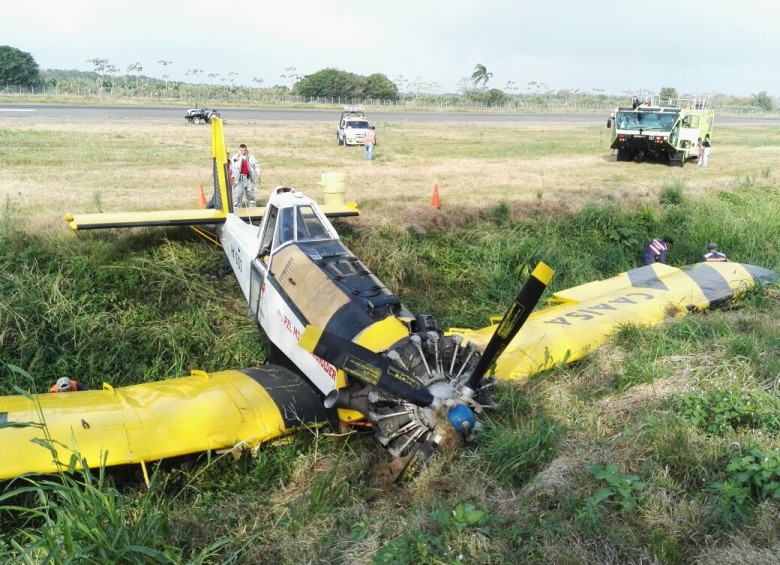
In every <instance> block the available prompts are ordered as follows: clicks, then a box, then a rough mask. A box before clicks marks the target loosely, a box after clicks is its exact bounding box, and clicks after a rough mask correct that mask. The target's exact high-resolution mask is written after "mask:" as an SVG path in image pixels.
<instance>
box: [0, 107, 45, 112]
mask: <svg viewBox="0 0 780 565" xmlns="http://www.w3.org/2000/svg"><path fill="white" fill-rule="evenodd" d="M35 111H36V110H33V109H32V108H2V107H0V112H35Z"/></svg>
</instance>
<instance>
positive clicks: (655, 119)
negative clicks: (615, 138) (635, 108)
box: [615, 111, 678, 131]
mask: <svg viewBox="0 0 780 565" xmlns="http://www.w3.org/2000/svg"><path fill="white" fill-rule="evenodd" d="M677 115H678V114H677V113H676V112H674V113H663V114H662V113H660V112H631V111H628V112H627V111H621V112H618V113H617V114H616V116H615V124H616V126H617V129H642V130H653V131H669V130H671V129H672V127H673V126H674V122H675V121H677Z"/></svg>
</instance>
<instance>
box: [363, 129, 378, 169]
mask: <svg viewBox="0 0 780 565" xmlns="http://www.w3.org/2000/svg"><path fill="white" fill-rule="evenodd" d="M374 145H376V128H375V127H374V126H369V127H368V131H367V132H366V137H365V138H364V139H363V146H364V147H365V148H366V161H371V160H372V159H373V158H374Z"/></svg>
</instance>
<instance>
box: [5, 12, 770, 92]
mask: <svg viewBox="0 0 780 565" xmlns="http://www.w3.org/2000/svg"><path fill="white" fill-rule="evenodd" d="M0 45H10V46H12V47H16V48H17V49H20V50H22V51H25V52H27V53H30V54H31V55H32V56H33V57H34V59H35V61H36V62H37V63H38V65H39V66H40V68H41V69H77V70H83V71H91V70H94V66H93V65H92V64H91V63H88V62H87V60H88V59H94V58H101V59H108V60H109V62H110V63H111V64H113V65H115V66H116V67H118V68H119V69H120V71H119V73H118V74H125V73H126V70H127V67H128V66H129V65H131V64H133V63H136V62H139V63H140V64H141V66H142V67H143V71H142V73H141V74H143V75H146V76H151V77H156V78H163V75H166V74H167V75H168V76H169V77H170V79H171V80H182V81H187V82H204V83H215V84H219V83H223V84H224V83H229V82H230V81H234V82H235V83H236V84H243V85H247V86H257V85H258V84H261V86H264V87H268V86H273V85H277V84H280V85H286V86H292V84H293V82H294V81H293V79H292V78H291V76H292V75H298V76H304V75H307V74H311V73H314V72H316V71H319V70H321V69H324V68H337V69H341V70H343V71H348V72H353V73H357V74H359V75H364V76H366V75H369V74H373V73H382V74H384V75H386V76H387V77H388V78H389V79H390V80H392V81H394V82H395V83H396V84H398V85H399V86H401V87H402V90H409V89H410V88H411V85H427V87H426V86H422V88H427V89H428V90H430V91H434V92H439V93H444V92H457V91H458V90H459V89H460V88H461V87H462V86H463V81H464V79H466V78H468V77H470V76H471V73H472V72H473V71H474V67H475V65H477V64H482V65H485V67H486V68H487V70H488V72H490V73H493V76H492V78H491V79H490V82H489V83H488V86H490V87H495V88H500V89H502V90H505V91H509V92H520V93H522V92H535V91H537V90H538V89H540V88H541V89H542V90H553V91H558V90H579V91H583V92H604V93H606V94H615V95H620V94H623V93H636V92H642V93H657V92H658V91H659V90H660V89H661V88H663V87H672V88H675V89H677V91H678V93H679V94H680V95H686V94H688V95H707V94H713V93H721V94H732V95H738V96H747V95H750V94H755V93H758V92H762V91H766V92H767V93H768V94H769V95H771V96H775V97H780V72H779V71H780V68H779V67H780V65H779V64H778V54H780V2H776V0H741V1H737V0H689V1H682V2H681V1H679V0H676V1H672V0H654V1H652V2H648V1H645V2H641V1H635V0H588V1H586V0H553V1H552V2H545V1H539V0H536V1H534V2H530V1H528V0H481V1H480V0H427V1H426V0H392V1H387V2H379V1H374V2H360V1H355V0H281V1H277V2H267V1H265V0H255V1H253V2H250V1H245V2H241V1H238V2H224V1H223V2H212V1H211V0H195V1H193V0H186V1H185V0H68V1H67V2H64V1H63V0H38V1H37V2H35V3H33V4H30V5H25V4H23V3H21V4H18V5H15V6H14V7H13V9H9V7H5V8H0ZM160 61H164V62H167V64H164V63H160ZM194 70H200V71H201V72H199V73H195V74H194V75H193V73H192V71H194ZM188 73H189V74H188ZM208 75H214V76H213V77H209V76H208ZM217 75H218V76H217ZM193 77H196V78H193ZM401 77H402V78H401ZM253 79H254V80H253ZM259 79H262V83H259V82H257V81H258V80H259ZM220 81H221V82H220ZM529 83H536V85H537V86H534V85H530V86H529ZM404 86H406V88H403V87H404Z"/></svg>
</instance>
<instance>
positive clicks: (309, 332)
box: [298, 325, 433, 406]
mask: <svg viewBox="0 0 780 565" xmlns="http://www.w3.org/2000/svg"><path fill="white" fill-rule="evenodd" d="M298 345H300V346H301V347H302V348H303V349H305V350H307V351H309V352H310V353H313V354H314V355H316V356H317V357H320V358H322V359H324V360H325V361H327V362H328V363H330V364H332V365H333V366H335V367H336V368H337V369H341V370H342V371H344V372H345V373H347V374H349V375H350V376H352V377H354V378H356V379H358V380H360V381H363V382H364V383H368V384H372V385H374V386H376V387H377V388H378V389H381V390H384V391H385V392H387V393H388V394H391V395H393V396H395V397H397V398H401V399H403V400H406V401H407V402H411V403H412V404H416V405H417V406H430V405H431V403H432V402H433V395H432V394H431V393H430V392H429V391H428V389H426V388H425V387H424V386H423V384H422V383H421V382H420V381H419V380H418V379H417V378H416V377H414V376H413V375H410V374H409V373H407V372H406V371H404V370H403V369H401V368H400V367H398V366H396V365H393V364H392V363H391V361H390V360H389V359H387V358H386V357H384V356H382V355H379V354H377V353H374V352H373V351H371V350H370V349H366V348H365V347H363V346H361V345H358V344H356V343H355V342H353V341H350V340H348V339H345V338H343V337H340V336H338V335H336V334H333V333H331V332H328V331H325V330H321V329H319V328H315V327H314V326H311V325H308V326H306V329H305V330H304V332H303V334H302V335H301V339H300V340H299V341H298Z"/></svg>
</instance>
